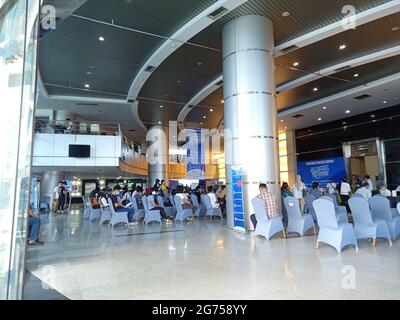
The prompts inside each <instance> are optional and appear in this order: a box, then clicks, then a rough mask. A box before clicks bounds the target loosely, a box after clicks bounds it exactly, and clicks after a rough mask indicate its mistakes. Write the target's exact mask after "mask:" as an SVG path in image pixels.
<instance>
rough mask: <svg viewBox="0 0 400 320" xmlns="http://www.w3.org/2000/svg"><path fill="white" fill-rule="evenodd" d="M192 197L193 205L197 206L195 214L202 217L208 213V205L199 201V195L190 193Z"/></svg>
mask: <svg viewBox="0 0 400 320" xmlns="http://www.w3.org/2000/svg"><path fill="white" fill-rule="evenodd" d="M190 199H191V200H192V203H193V206H194V207H195V210H196V211H195V213H194V215H195V216H196V217H202V216H205V215H206V212H207V210H206V207H205V206H204V205H203V204H200V203H199V200H198V199H197V196H196V195H195V194H192V195H190Z"/></svg>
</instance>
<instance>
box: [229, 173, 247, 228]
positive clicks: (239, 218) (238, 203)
mask: <svg viewBox="0 0 400 320" xmlns="http://www.w3.org/2000/svg"><path fill="white" fill-rule="evenodd" d="M242 183H243V169H242V167H241V166H233V167H232V201H233V227H234V228H235V229H238V230H240V231H245V230H246V227H245V219H244V209H243V187H242Z"/></svg>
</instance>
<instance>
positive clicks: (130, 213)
mask: <svg viewBox="0 0 400 320" xmlns="http://www.w3.org/2000/svg"><path fill="white" fill-rule="evenodd" d="M120 192H121V187H120V186H119V185H116V186H115V187H114V188H113V191H112V192H111V194H110V195H109V198H110V199H111V202H112V204H113V206H114V210H115V212H118V211H125V212H128V221H129V225H131V226H132V225H136V224H137V222H134V221H133V215H134V211H133V208H132V207H124V206H122V204H120V202H119V201H118V197H119V194H120Z"/></svg>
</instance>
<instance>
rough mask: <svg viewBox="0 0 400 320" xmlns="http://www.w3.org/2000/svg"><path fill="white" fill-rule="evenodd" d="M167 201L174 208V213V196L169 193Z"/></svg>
mask: <svg viewBox="0 0 400 320" xmlns="http://www.w3.org/2000/svg"><path fill="white" fill-rule="evenodd" d="M169 201H170V202H171V204H172V207H173V208H174V211H175V213H176V207H175V201H174V196H173V195H172V194H170V195H169Z"/></svg>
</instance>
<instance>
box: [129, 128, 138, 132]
mask: <svg viewBox="0 0 400 320" xmlns="http://www.w3.org/2000/svg"><path fill="white" fill-rule="evenodd" d="M128 131H129V132H136V130H135V129H129V130H128Z"/></svg>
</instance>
